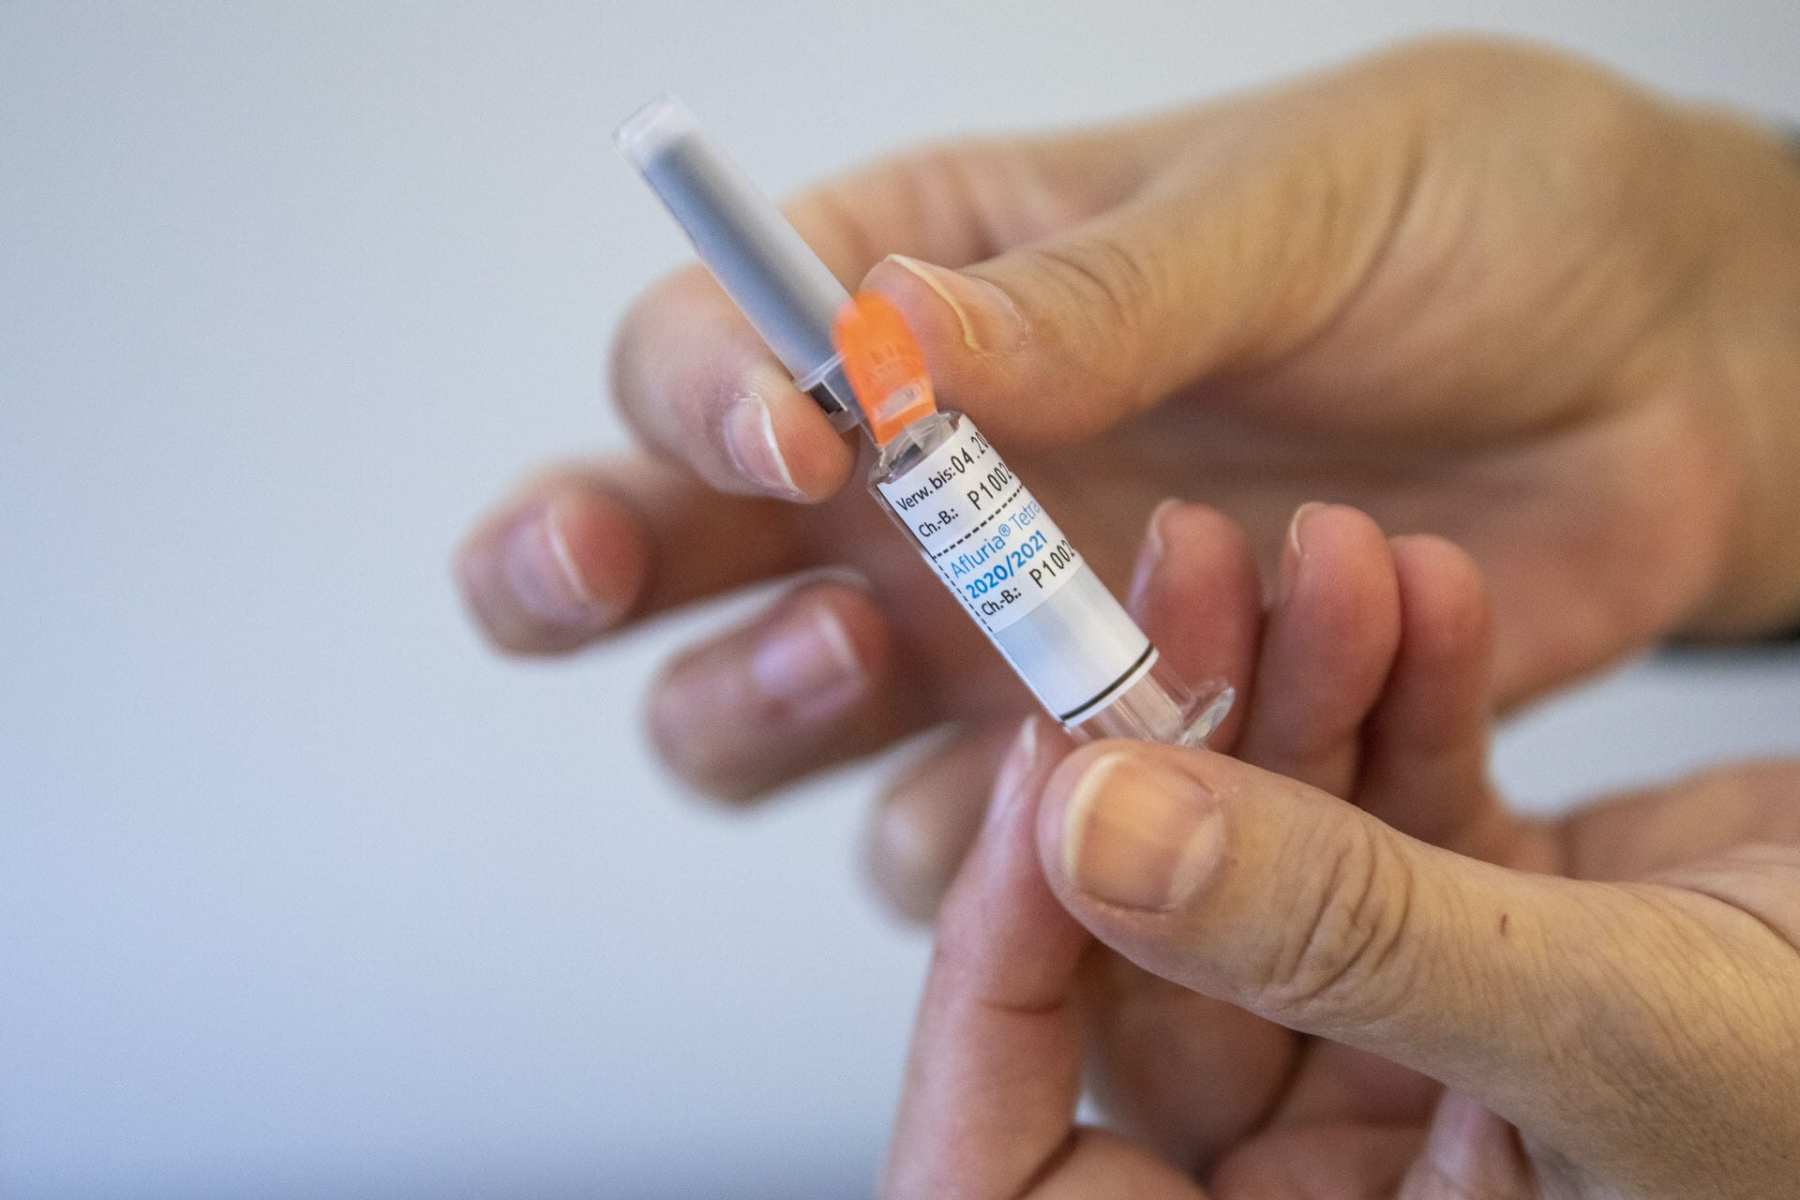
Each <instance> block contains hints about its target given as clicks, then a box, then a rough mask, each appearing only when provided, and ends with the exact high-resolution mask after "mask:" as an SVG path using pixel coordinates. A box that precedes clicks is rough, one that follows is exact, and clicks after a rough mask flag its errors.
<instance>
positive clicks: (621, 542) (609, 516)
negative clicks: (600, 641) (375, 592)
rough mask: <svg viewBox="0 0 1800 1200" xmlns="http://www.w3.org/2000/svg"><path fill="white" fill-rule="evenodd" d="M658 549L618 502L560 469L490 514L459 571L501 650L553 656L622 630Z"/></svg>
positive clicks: (457, 562)
mask: <svg viewBox="0 0 1800 1200" xmlns="http://www.w3.org/2000/svg"><path fill="white" fill-rule="evenodd" d="M650 571H651V552H650V545H649V537H648V534H647V532H646V531H645V529H644V528H643V523H642V521H641V520H640V519H639V518H638V516H637V514H635V513H633V512H632V511H631V510H630V509H629V508H627V507H626V506H625V505H623V504H621V503H620V502H619V501H618V500H616V499H614V498H613V497H611V496H608V495H607V494H605V493H604V492H601V491H598V490H596V489H594V488H591V487H588V486H586V485H584V484H582V483H580V482H578V481H574V480H570V479H567V478H556V477H552V478H550V479H548V480H545V481H541V482H539V483H536V484H533V485H530V486H529V487H528V488H527V489H526V490H525V492H524V493H523V494H522V495H521V496H519V497H518V498H516V499H514V500H513V501H511V502H509V503H508V504H506V505H505V506H503V507H502V508H501V509H500V511H499V512H497V513H496V514H494V515H493V516H492V517H490V518H488V519H487V520H486V521H484V522H482V523H481V524H480V525H479V526H477V528H476V529H475V530H474V531H473V532H471V533H470V534H469V536H468V537H467V538H466V539H465V540H464V541H463V543H462V544H461V546H459V547H458V549H457V551H456V553H455V555H454V560H453V574H454V576H455V578H456V581H457V583H458V585H459V588H460V590H461V592H462V595H463V598H464V601H465V603H466V604H467V606H468V608H469V610H470V612H471V613H472V614H473V615H474V617H475V619H476V622H477V624H478V625H479V626H480V627H481V628H482V630H483V631H484V632H485V633H486V634H487V636H488V637H489V639H490V640H492V641H493V642H494V644H495V645H497V646H498V647H500V648H501V649H504V650H507V651H510V652H512V653H517V654H551V653H558V652H561V651H566V650H570V649H573V648H575V647H577V646H579V645H582V644H584V643H585V642H587V641H590V640H592V639H593V638H595V637H598V636H600V635H601V634H603V633H605V632H607V631H609V630H611V629H613V628H615V627H616V626H617V625H618V624H620V623H621V622H622V621H624V620H625V619H626V618H627V617H628V616H629V615H630V614H631V613H632V611H633V610H634V609H635V608H636V607H637V605H638V604H639V603H640V602H641V600H642V597H643V595H644V592H645V590H646V588H647V586H648V583H649V575H650Z"/></svg>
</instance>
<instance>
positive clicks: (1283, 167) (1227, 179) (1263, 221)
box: [862, 106, 1407, 445]
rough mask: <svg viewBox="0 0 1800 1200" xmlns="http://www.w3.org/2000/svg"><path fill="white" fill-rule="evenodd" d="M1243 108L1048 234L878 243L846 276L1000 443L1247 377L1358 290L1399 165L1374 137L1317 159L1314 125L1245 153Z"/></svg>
mask: <svg viewBox="0 0 1800 1200" xmlns="http://www.w3.org/2000/svg"><path fill="white" fill-rule="evenodd" d="M1252 107H1254V106H1252ZM1244 119H1247V118H1246V117H1245V116H1239V115H1236V114H1233V115H1228V116H1220V117H1218V118H1216V119H1215V120H1214V121H1213V122H1199V123H1197V126H1196V129H1195V132H1194V139H1195V142H1196V146H1195V147H1193V149H1195V150H1197V151H1204V152H1203V153H1191V154H1188V155H1186V156H1184V157H1177V158H1175V160H1174V165H1173V166H1171V167H1170V168H1169V169H1168V170H1167V171H1165V172H1164V174H1163V176H1162V177H1161V178H1155V179H1152V180H1151V181H1150V182H1149V183H1147V184H1146V185H1144V187H1143V188H1142V189H1141V190H1139V191H1138V192H1136V193H1134V194H1133V195H1131V196H1130V197H1128V198H1127V199H1125V200H1124V201H1123V202H1122V203H1121V204H1119V205H1118V206H1116V207H1114V208H1113V209H1111V210H1109V211H1106V212H1103V213H1102V214H1100V215H1099V216H1096V217H1092V218H1090V219H1088V220H1086V221H1084V222H1082V223H1080V224H1078V225H1075V226H1073V227H1071V228H1069V229H1067V230H1065V231H1062V232H1060V233H1058V234H1057V235H1055V236H1053V237H1051V238H1048V239H1045V240H1042V241H1039V242H1034V243H1030V244H1027V245H1024V246H1021V247H1018V248H1016V249H1012V250H1009V251H1007V252H1006V253H1004V254H1001V255H999V256H998V257H995V258H991V259H988V260H987V261H986V262H981V263H977V264H975V265H973V266H969V267H965V268H963V269H961V270H950V269H949V268H946V267H941V266H937V265H935V264H932V263H926V262H922V261H920V260H918V259H913V258H907V257H903V256H900V255H891V256H889V257H888V258H886V259H884V260H882V261H881V262H880V263H878V264H877V265H876V266H875V267H874V268H873V269H872V270H871V271H870V272H869V273H868V275H867V276H866V277H865V278H864V280H863V285H862V286H863V287H865V288H868V289H872V290H875V291H879V292H881V293H883V294H884V295H885V296H886V297H887V298H888V299H889V300H891V301H892V302H893V303H894V304H895V305H896V306H897V307H898V308H899V309H900V310H901V312H902V313H903V314H904V315H905V317H906V319H907V322H908V324H909V326H911V328H912V331H913V334H914V336H915V337H917V338H918V340H919V342H920V346H921V348H922V349H923V351H924V353H925V357H926V361H927V363H928V364H929V366H930V368H931V374H932V379H933V382H934V383H935V384H936V385H937V386H938V388H939V389H940V390H941V391H942V392H943V394H944V395H945V397H946V398H947V399H948V400H950V401H951V402H952V403H954V404H955V405H957V406H958V407H960V408H962V409H964V410H965V411H967V412H969V413H970V415H972V416H973V417H975V419H976V420H977V421H979V422H980V423H981V425H982V427H983V428H984V429H985V430H986V431H987V432H988V433H989V434H990V435H994V436H998V437H1001V438H1002V439H1005V440H1008V441H1011V442H1013V443H1015V444H1026V445H1032V444H1039V445H1044V444H1058V443H1066V442H1070V441H1074V440H1078V439H1081V438H1085V437H1089V436H1092V435H1094V434H1096V433H1099V432H1101V431H1103V430H1105V429H1107V428H1109V427H1110V426H1112V425H1114V424H1116V423H1118V422H1119V421H1121V420H1124V419H1125V418H1127V417H1129V416H1132V415H1133V414H1135V413H1138V412H1140V411H1142V410H1143V409H1145V408H1148V407H1150V406H1151V405H1154V404H1156V403H1158V402H1159V401H1161V400H1163V399H1164V398H1166V397H1168V396H1170V395H1172V394H1174V393H1176V392H1178V391H1180V390H1182V389H1184V388H1186V387H1188V386H1190V385H1193V384H1195V383H1198V382H1200V381H1201V380H1203V379H1204V378H1206V377H1208V376H1212V375H1230V376H1232V377H1234V378H1235V377H1243V376H1253V375H1254V374H1255V373H1256V372H1257V371H1258V370H1259V369H1261V368H1264V367H1267V366H1269V365H1271V364H1274V363H1277V362H1280V361H1283V360H1284V359H1285V358H1286V357H1287V356H1288V355H1289V354H1290V353H1291V352H1292V351H1294V350H1296V349H1298V348H1300V347H1302V346H1304V345H1306V344H1308V343H1309V342H1311V341H1312V340H1313V338H1314V336H1315V335H1316V334H1318V333H1319V332H1320V331H1322V330H1324V329H1325V328H1326V327H1327V326H1329V325H1331V323H1332V321H1333V318H1334V317H1335V316H1336V315H1337V314H1338V313H1339V312H1340V311H1341V310H1342V309H1343V308H1344V307H1345V306H1346V305H1347V304H1348V303H1349V301H1350V300H1351V298H1352V297H1354V296H1355V295H1356V294H1357V292H1358V289H1359V286H1360V285H1361V283H1362V281H1363V280H1364V278H1365V277H1366V276H1367V275H1368V274H1369V273H1370V272H1371V271H1372V270H1373V269H1374V265H1375V263H1376V262H1377V260H1378V259H1379V257H1380V253H1379V252H1380V248H1381V247H1382V246H1383V245H1385V244H1386V242H1387V241H1388V239H1389V236H1390V234H1391V231H1392V230H1393V228H1394V227H1395V226H1396V225H1397V223H1398V221H1399V216H1400V212H1401V210H1402V209H1403V207H1404V196H1405V193H1406V191H1407V184H1406V179H1407V172H1406V168H1405V163H1404V161H1403V159H1402V158H1401V157H1400V156H1399V155H1396V154H1393V153H1390V152H1389V151H1388V150H1387V149H1386V148H1385V144H1384V143H1381V142H1378V141H1375V140H1373V139H1369V140H1366V141H1365V142H1364V143H1362V145H1364V146H1365V147H1366V151H1363V150H1359V151H1357V152H1355V153H1351V152H1346V151H1344V150H1343V147H1342V146H1341V145H1340V146H1339V147H1338V149H1339V153H1336V154H1333V155H1328V156H1322V155H1321V154H1319V153H1317V152H1316V150H1317V147H1316V146H1315V144H1314V143H1315V142H1317V141H1321V140H1324V139H1325V138H1326V137H1327V136H1328V131H1327V130H1325V129H1324V128H1322V127H1318V126H1317V125H1316V123H1315V126H1314V127H1313V128H1311V129H1310V130H1309V131H1303V132H1301V133H1297V134H1295V135H1293V136H1290V137H1288V138H1285V139H1283V140H1282V142H1281V144H1279V145H1276V146H1273V147H1271V146H1269V145H1267V144H1266V143H1264V144H1261V145H1260V146H1259V147H1258V150H1259V152H1258V153H1256V154H1255V155H1251V154H1249V153H1248V152H1247V151H1248V145H1247V144H1244V143H1246V142H1247V140H1246V139H1242V138H1239V137H1234V136H1233V128H1234V127H1235V124H1236V123H1237V122H1238V121H1241V120H1244ZM1296 123H1297V124H1299V122H1296ZM1308 132H1310V134H1311V136H1308ZM1248 141H1254V139H1249V140H1248Z"/></svg>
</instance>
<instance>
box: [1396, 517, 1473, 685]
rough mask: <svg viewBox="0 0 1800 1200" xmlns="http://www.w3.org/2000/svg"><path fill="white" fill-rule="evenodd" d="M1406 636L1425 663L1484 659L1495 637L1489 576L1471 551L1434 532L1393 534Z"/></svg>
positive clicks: (1408, 647) (1410, 650) (1408, 648)
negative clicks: (1471, 555) (1488, 589)
mask: <svg viewBox="0 0 1800 1200" xmlns="http://www.w3.org/2000/svg"><path fill="white" fill-rule="evenodd" d="M1391 544H1392V547H1393V555H1394V569H1395V573H1396V575H1397V577H1398V581H1399V587H1400V598H1401V604H1400V612H1401V621H1402V625H1403V629H1402V634H1401V641H1402V645H1403V647H1404V652H1405V654H1406V655H1407V656H1409V657H1413V658H1416V659H1418V660H1419V661H1420V662H1421V663H1422V664H1440V663H1446V662H1459V661H1468V660H1470V659H1471V658H1478V659H1480V660H1482V661H1484V662H1485V660H1486V657H1487V655H1488V653H1489V651H1490V649H1491V643H1492V640H1493V633H1494V629H1493V609H1492V606H1491V605H1490V603H1489V600H1488V594H1487V581H1486V579H1485V578H1484V577H1483V575H1482V573H1481V568H1480V567H1479V566H1478V565H1477V564H1476V562H1475V560H1474V559H1473V558H1472V557H1470V555H1469V554H1468V552H1467V551H1465V550H1464V549H1463V548H1462V547H1460V546H1458V545H1456V544H1455V543H1454V542H1452V541H1450V540H1448V539H1447V538H1442V537H1438V536H1436V535H1434V534H1406V535H1403V536H1400V537H1396V538H1394V539H1392V543H1391Z"/></svg>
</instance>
